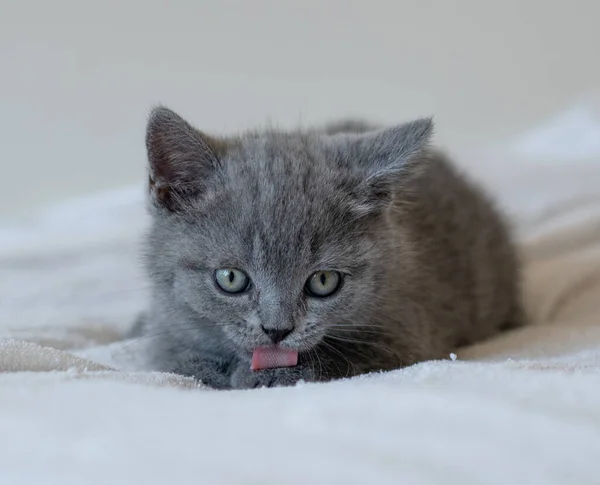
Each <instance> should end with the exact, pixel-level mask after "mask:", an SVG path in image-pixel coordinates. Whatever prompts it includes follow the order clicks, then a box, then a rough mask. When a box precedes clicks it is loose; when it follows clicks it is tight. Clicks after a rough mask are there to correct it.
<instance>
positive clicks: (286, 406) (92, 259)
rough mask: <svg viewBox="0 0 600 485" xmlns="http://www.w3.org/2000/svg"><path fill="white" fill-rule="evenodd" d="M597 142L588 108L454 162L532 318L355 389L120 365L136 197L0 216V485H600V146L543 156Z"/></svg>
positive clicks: (140, 221)
mask: <svg viewBox="0 0 600 485" xmlns="http://www.w3.org/2000/svg"><path fill="white" fill-rule="evenodd" d="M574 120H575V121H574ZM581 120H585V129H584V130H578V132H577V133H575V134H573V130H572V129H571V127H572V124H573V123H579V122H580V121H581ZM594 133H595V134H596V138H598V137H600V114H599V113H598V111H597V109H596V107H595V106H594V105H591V104H590V105H589V106H587V107H581V106H579V107H575V108H574V109H573V110H571V111H569V113H567V114H566V115H565V116H564V117H559V118H558V119H556V120H554V121H553V122H550V123H549V124H548V125H547V127H545V128H544V129H543V130H536V131H535V132H534V133H533V134H532V135H531V136H529V135H526V136H524V137H522V138H521V139H519V140H517V141H516V142H515V143H514V144H513V145H511V148H510V150H505V151H504V152H498V151H496V152H494V154H493V156H491V155H492V154H488V155H490V156H489V157H486V158H485V160H488V159H489V160H493V162H488V163H484V162H483V160H484V159H482V158H476V159H473V163H470V162H468V160H470V158H468V157H467V158H464V159H462V160H465V162H464V163H465V164H466V165H468V166H469V167H470V170H471V171H472V172H473V173H475V174H476V175H477V176H478V177H479V178H481V179H483V180H484V181H485V182H486V183H487V184H488V185H489V186H490V187H491V188H492V189H493V190H494V191H496V193H497V194H498V196H499V198H500V200H501V201H502V203H503V205H504V206H505V207H506V208H507V209H508V210H509V211H510V212H511V213H512V214H513V215H514V216H515V218H516V224H517V227H518V229H519V232H520V234H521V238H522V241H523V251H524V253H525V258H526V276H527V285H526V291H527V302H528V310H529V312H530V313H531V315H532V318H533V319H534V325H533V326H531V327H529V328H525V329H522V330H520V331H518V332H515V333H512V334H506V335H503V336H501V337H499V338H497V339H494V340H492V341H490V342H487V343H484V344H481V345H479V346H477V347H475V348H471V349H468V350H463V351H459V352H457V354H458V358H457V360H456V361H453V360H451V358H450V356H449V358H448V360H446V361H438V362H429V363H423V364H420V365H417V366H414V367H411V368H408V369H404V370H399V371H395V372H390V373H387V374H381V375H372V376H365V377H362V378H357V379H353V380H349V381H340V382H334V383H328V384H304V385H301V386H298V387H296V388H290V389H271V390H266V389H265V390H256V391H246V392H239V391H234V392H216V391H210V390H207V389H203V388H200V387H198V386H197V385H196V384H195V383H193V382H192V381H190V380H187V379H182V378H179V377H177V376H168V375H158V374H150V373H139V372H137V373H136V372H129V371H127V370H128V369H132V368H135V367H136V365H137V363H138V362H139V359H138V357H139V354H140V350H141V348H142V347H143V344H144V342H143V341H138V342H129V343H126V344H123V343H119V342H118V340H119V339H120V338H121V335H122V333H123V332H124V330H125V329H126V328H127V327H128V326H129V325H130V323H131V321H132V319H133V318H134V316H135V314H136V313H137V311H138V310H139V309H140V308H142V306H143V303H144V300H145V298H146V293H145V289H144V283H143V280H142V279H141V277H140V270H139V266H138V265H137V263H136V254H137V239H138V236H139V234H140V232H141V230H142V229H143V226H144V224H145V221H146V219H145V216H144V211H143V203H142V193H141V191H138V190H137V189H130V190H124V191H122V192H119V193H110V194H106V195H105V196H100V197H95V198H89V199H85V200H81V201H76V202H72V203H69V204H65V205H63V206H61V207H58V208H56V209H52V210H49V211H47V212H45V213H43V214H40V215H39V217H37V218H32V219H31V220H29V221H27V222H24V223H22V224H21V225H19V226H15V225H13V226H8V225H4V226H2V227H0V295H2V305H0V312H1V313H0V339H2V338H3V339H6V340H4V341H3V342H2V343H1V345H0V369H3V370H5V371H6V372H5V373H1V374H0V483H1V484H10V485H25V484H27V485H30V484H32V483H35V484H36V485H38V484H42V485H43V484H57V485H71V484H72V485H81V484H82V483H85V484H86V485H95V484H111V485H112V484H121V483H122V484H144V485H154V484H157V485H158V484H164V483H177V484H182V485H185V484H188V483H189V484H199V483H201V484H205V483H206V484H230V483H232V484H233V483H235V484H238V483H239V484H246V485H247V484H278V485H281V484H302V485H306V484H308V483H314V484H321V483H323V484H331V483H343V484H344V485H349V484H365V483H374V484H388V483H389V484H394V485H396V484H399V483H409V484H411V485H412V484H414V485H419V484H434V483H435V484H437V483H440V484H445V485H447V484H460V485H468V484H502V485H505V484H507V483H527V484H528V485H529V484H533V485H535V484H540V485H542V484H543V485H552V484H588V483H589V484H594V483H598V479H599V477H600V321H599V320H600V198H599V197H597V195H598V188H599V187H600V153H598V151H597V147H596V146H594V145H593V144H588V148H589V149H588V151H586V152H585V153H582V152H579V153H577V157H575V158H574V157H562V158H560V157H556V158H554V159H549V158H548V157H546V153H545V152H550V153H552V152H553V151H554V150H553V147H554V146H555V145H556V147H557V148H556V151H557V153H558V152H559V151H560V150H562V148H560V149H559V147H558V145H559V144H561V143H562V142H561V141H560V140H563V139H566V138H568V139H569V140H570V143H572V144H573V146H576V147H580V146H585V143H584V142H583V139H584V138H585V139H588V138H589V137H591V138H590V139H593V138H594V136H593V134H594ZM576 135H577V136H579V135H581V137H582V139H581V140H579V139H578V138H577V136H576ZM524 147H525V148H524ZM470 155H471V156H473V155H474V154H470ZM538 155H539V156H538ZM561 160H562V161H561ZM500 161H501V163H500ZM8 339H11V340H8ZM24 340H27V341H29V342H36V343H39V344H42V345H45V346H44V347H41V346H39V345H34V344H32V343H24V342H23V341H24ZM48 347H54V349H52V348H48ZM55 349H59V350H55ZM110 368H113V369H120V370H110ZM44 371H48V372H44Z"/></svg>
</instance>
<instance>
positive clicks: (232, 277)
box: [227, 271, 235, 283]
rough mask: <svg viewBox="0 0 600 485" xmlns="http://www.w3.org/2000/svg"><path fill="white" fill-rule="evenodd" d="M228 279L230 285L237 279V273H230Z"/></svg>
mask: <svg viewBox="0 0 600 485" xmlns="http://www.w3.org/2000/svg"><path fill="white" fill-rule="evenodd" d="M227 279H228V280H229V283H233V280H234V279H235V273H234V272H233V271H230V272H229V274H228V275H227Z"/></svg>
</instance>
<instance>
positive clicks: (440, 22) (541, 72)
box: [0, 0, 600, 216]
mask: <svg viewBox="0 0 600 485" xmlns="http://www.w3.org/2000/svg"><path fill="white" fill-rule="evenodd" d="M599 19H600V2H599V1H598V0H574V1H568V2H567V1H566V0H502V1H493V2H492V1H487V0H452V1H450V0H438V1H426V0H404V1H400V0H395V1H394V0H378V1H373V0H370V1H349V0H346V1H342V0H297V1H284V0H279V1H259V0H236V1H223V0H220V1H219V0H215V1H208V0H204V1H202V0H187V1H172V2H171V1H170V2H166V1H162V2H159V1H143V0H133V1H114V0H105V1H103V2H82V1H78V2H76V1H66V0H53V1H52V2H47V1H42V0H39V1H23V0H19V1H6V0H0V150H1V151H0V164H1V168H2V172H1V173H2V180H3V183H2V190H1V191H0V214H2V215H4V216H6V215H10V214H11V213H15V212H18V211H21V210H23V209H29V208H33V207H38V206H42V205H46V204H48V203H49V202H51V201H55V200H60V199H64V198H66V197H69V196H72V195H77V194H84V193H91V192H95V191H99V190H103V189H106V188H111V187H120V186H123V185H128V184H131V183H136V182H138V183H143V174H144V146H143V131H144V123H145V118H146V116H147V112H148V110H149V108H150V107H151V106H152V105H153V104H156V103H158V102H162V103H165V104H168V105H169V106H171V107H172V108H174V109H176V110H178V111H180V112H181V113H182V114H183V115H185V116H186V117H188V118H189V119H190V120H192V121H193V122H194V123H195V124H196V125H198V126H199V127H201V128H203V129H205V130H207V131H216V132H220V131H224V130H237V129H242V128H244V127H248V126H251V125H255V124H257V123H263V122H265V121H268V120H271V121H273V122H278V123H281V124H282V125H284V126H291V125H295V124H297V123H304V124H307V123H310V122H314V121H324V120H327V119H331V118H334V117H338V116H342V115H363V116H367V117H369V118H373V119H375V120H378V121H382V122H390V123H391V122H397V121H402V120H405V119H406V118H409V117H413V116H420V115H429V114H434V115H435V117H436V119H437V122H438V140H439V142H440V143H442V144H449V145H465V144H468V143H477V144H480V143H486V142H489V141H492V140H497V141H501V140H503V139H505V138H506V137H509V136H511V135H513V134H516V133H519V132H520V131H522V130H524V129H526V128H528V127H530V126H532V125H534V124H536V123H537V122H539V121H541V120H543V119H544V118H546V117H548V116H550V115H552V114H554V113H556V112H557V111H560V110H561V109H563V108H564V107H565V106H567V105H569V104H570V103H572V102H573V101H577V100H579V99H581V97H582V96H584V95H585V94H586V93H588V92H590V91H597V90H598V88H599V87H600V62H599V61H598V49H599V47H600V33H599V27H598V24H599V22H600V20H599Z"/></svg>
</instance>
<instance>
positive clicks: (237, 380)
mask: <svg viewBox="0 0 600 485" xmlns="http://www.w3.org/2000/svg"><path fill="white" fill-rule="evenodd" d="M302 380H303V381H313V380H314V374H313V372H312V369H310V368H308V367H306V366H303V365H297V366H294V367H279V368H275V369H264V370H257V371H252V370H250V369H249V368H246V367H245V366H244V367H242V366H240V367H238V368H237V369H236V371H235V372H234V373H233V375H232V376H231V387H233V388H234V389H256V388H259V387H285V386H293V385H295V384H296V383H298V382H299V381H302Z"/></svg>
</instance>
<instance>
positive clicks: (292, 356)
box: [250, 347, 298, 370]
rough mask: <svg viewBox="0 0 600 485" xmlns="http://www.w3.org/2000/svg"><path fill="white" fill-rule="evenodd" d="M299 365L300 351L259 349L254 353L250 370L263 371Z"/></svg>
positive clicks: (277, 348) (271, 348)
mask: <svg viewBox="0 0 600 485" xmlns="http://www.w3.org/2000/svg"><path fill="white" fill-rule="evenodd" d="M296 364H298V351H297V350H288V349H280V348H279V347H258V348H257V349H254V352H253V353H252V365H251V366H250V369H252V370H261V369H271V368H272V367H294V366H295V365H296Z"/></svg>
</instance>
